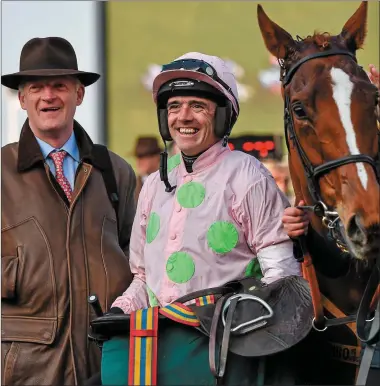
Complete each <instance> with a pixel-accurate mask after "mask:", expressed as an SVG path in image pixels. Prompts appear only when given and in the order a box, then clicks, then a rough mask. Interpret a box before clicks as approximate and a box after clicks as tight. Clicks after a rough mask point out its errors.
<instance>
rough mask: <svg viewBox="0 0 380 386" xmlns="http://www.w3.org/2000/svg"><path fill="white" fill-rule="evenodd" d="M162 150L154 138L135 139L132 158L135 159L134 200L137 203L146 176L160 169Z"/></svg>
mask: <svg viewBox="0 0 380 386" xmlns="http://www.w3.org/2000/svg"><path fill="white" fill-rule="evenodd" d="M161 151H162V149H161V148H160V146H159V144H158V140H157V138H156V137H139V138H137V141H136V145H135V150H134V156H135V157H136V169H137V181H136V191H135V200H136V202H137V200H138V198H139V194H140V191H141V188H142V186H143V184H144V182H145V181H146V179H147V178H148V176H149V175H150V174H152V173H154V172H155V171H157V170H158V168H159V167H160V153H161Z"/></svg>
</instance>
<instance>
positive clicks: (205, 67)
mask: <svg viewBox="0 0 380 386" xmlns="http://www.w3.org/2000/svg"><path fill="white" fill-rule="evenodd" d="M173 70H188V71H195V72H200V73H202V74H205V75H208V76H209V77H210V78H212V79H214V80H215V81H216V82H218V83H219V84H220V85H221V86H222V87H223V88H224V89H225V90H227V91H228V92H229V93H230V94H231V95H232V96H233V97H234V99H235V100H236V98H235V95H234V93H233V92H232V89H231V87H229V86H228V84H227V83H225V82H224V81H223V80H222V79H220V78H219V76H218V73H217V72H216V70H215V68H214V67H213V66H211V65H210V64H208V63H207V62H205V61H203V60H200V59H180V60H175V61H174V62H171V63H168V64H164V65H163V66H162V69H161V72H165V71H173ZM236 102H237V104H238V105H239V103H238V101H236Z"/></svg>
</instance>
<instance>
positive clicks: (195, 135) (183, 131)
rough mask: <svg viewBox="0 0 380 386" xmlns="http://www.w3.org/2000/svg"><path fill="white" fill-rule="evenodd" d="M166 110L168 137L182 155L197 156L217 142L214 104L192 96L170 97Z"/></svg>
mask: <svg viewBox="0 0 380 386" xmlns="http://www.w3.org/2000/svg"><path fill="white" fill-rule="evenodd" d="M167 110H168V125H169V131H170V135H171V137H172V138H173V140H174V142H175V143H176V145H177V146H178V148H179V149H180V150H181V151H182V152H183V153H184V154H186V155H189V156H192V155H197V154H199V153H201V152H202V151H205V150H207V149H208V148H209V147H211V146H212V145H213V144H215V143H216V142H217V141H218V138H217V137H216V136H215V132H214V126H215V111H216V103H215V102H212V101H210V100H208V99H204V98H198V97H193V96H186V97H172V98H170V99H169V100H168V104H167Z"/></svg>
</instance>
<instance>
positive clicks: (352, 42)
mask: <svg viewBox="0 0 380 386" xmlns="http://www.w3.org/2000/svg"><path fill="white" fill-rule="evenodd" d="M367 9H368V1H362V3H361V4H360V6H359V8H358V9H357V10H356V12H355V13H354V14H353V15H352V16H351V17H350V18H349V19H348V21H347V22H346V24H345V25H344V27H343V29H342V32H341V33H340V36H342V37H343V39H344V40H345V41H346V44H347V47H348V49H349V50H351V51H353V52H355V51H356V50H357V49H359V48H361V47H362V46H363V44H364V39H365V37H366V34H367Z"/></svg>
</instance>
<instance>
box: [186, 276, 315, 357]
mask: <svg viewBox="0 0 380 386" xmlns="http://www.w3.org/2000/svg"><path fill="white" fill-rule="evenodd" d="M240 284H241V288H240V290H239V291H238V292H239V294H249V295H254V296H257V297H258V298H260V299H262V300H264V301H265V302H266V303H267V304H268V305H269V306H270V308H271V309H272V311H273V316H271V317H270V318H268V319H265V320H266V322H267V323H266V324H265V325H264V326H263V327H260V328H258V329H256V330H253V331H250V332H247V333H243V334H240V332H241V330H240V331H239V330H238V331H236V332H234V331H233V329H234V328H235V327H236V326H238V325H241V324H242V323H245V322H249V321H252V320H254V319H256V318H258V317H260V316H263V315H268V314H269V311H268V310H267V309H266V307H265V306H263V305H262V304H261V303H259V302H258V301H255V300H251V299H246V300H241V301H239V302H238V303H237V306H236V309H235V312H234V314H233V319H232V325H231V336H230V341H229V350H230V351H231V352H233V353H235V354H238V355H242V356H248V357H261V356H266V355H271V354H275V353H277V352H281V351H284V350H286V349H288V348H290V347H292V346H294V345H295V344H297V343H298V342H300V341H301V340H303V339H304V338H305V337H306V336H307V335H308V333H309V332H310V330H311V328H312V319H313V306H312V299H311V293H310V289H309V285H308V283H307V281H306V280H305V279H303V278H301V277H298V276H289V277H286V278H284V279H280V280H278V281H276V282H274V283H271V284H269V285H263V284H262V283H261V282H260V281H258V280H256V279H254V278H247V279H243V280H241V281H240ZM231 296H233V295H232V294H231ZM227 301H228V300H227ZM191 308H192V309H193V311H194V312H195V313H196V315H197V316H198V318H199V320H200V322H201V328H200V330H201V331H202V332H203V333H205V334H206V335H209V334H210V329H211V323H212V318H213V315H214V311H215V308H216V306H215V305H214V304H210V305H206V306H202V307H194V306H191ZM248 327H249V326H248ZM223 328H224V326H223V322H222V318H221V317H220V319H219V323H218V330H217V331H218V332H217V334H218V339H217V341H218V342H220V340H221V336H222V332H223Z"/></svg>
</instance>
